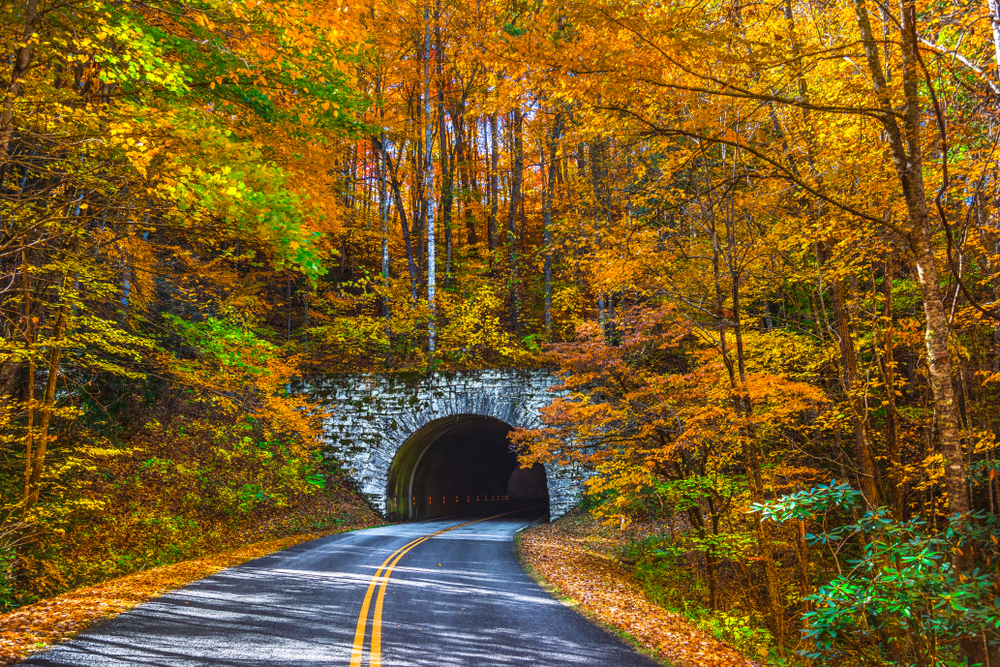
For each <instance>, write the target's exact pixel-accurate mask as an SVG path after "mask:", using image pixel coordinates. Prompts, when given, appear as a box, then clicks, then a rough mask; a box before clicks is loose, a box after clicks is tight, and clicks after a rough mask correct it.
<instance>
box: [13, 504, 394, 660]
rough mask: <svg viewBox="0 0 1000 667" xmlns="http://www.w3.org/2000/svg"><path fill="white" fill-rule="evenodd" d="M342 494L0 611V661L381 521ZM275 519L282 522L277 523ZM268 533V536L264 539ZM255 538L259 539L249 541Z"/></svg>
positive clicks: (17, 658) (54, 642)
mask: <svg viewBox="0 0 1000 667" xmlns="http://www.w3.org/2000/svg"><path fill="white" fill-rule="evenodd" d="M344 496H346V494H341V495H340V497H339V498H337V499H336V500H334V499H329V500H328V502H312V503H309V504H308V505H307V506H306V507H303V508H299V510H298V511H296V512H294V515H295V516H294V517H282V519H281V520H280V521H275V520H274V519H271V520H269V521H266V522H264V523H263V524H262V525H260V526H257V527H256V528H255V529H254V530H253V531H250V532H249V533H248V534H247V536H246V541H247V542H248V543H246V544H243V545H242V546H238V547H236V548H233V549H228V550H225V551H220V552H219V553H215V554H211V555H208V556H204V557H201V558H194V559H191V560H186V561H183V562H180V563H174V564H173V565H165V566H163V567H156V568H152V569H149V570H145V571H142V572H137V573H135V574H130V575H127V576H124V577H118V578H116V579H112V580H109V581H105V582H103V583H100V584H97V585H94V586H86V587H83V588H77V589H75V590H72V591H69V592H67V593H63V594H62V595H58V596H55V597H52V598H48V599H46V600H41V601H39V602H36V603H34V604H31V605H27V606H24V607H20V608H18V609H15V610H14V611H11V612H8V613H5V614H0V665H10V664H13V663H15V662H17V661H19V660H23V659H24V658H25V657H27V656H28V655H30V654H32V653H37V652H38V651H42V650H44V649H46V648H48V647H49V646H51V645H53V644H57V643H59V642H61V641H65V640H66V639H69V638H71V637H73V636H75V635H77V634H79V633H80V632H82V631H84V630H86V629H87V628H88V627H89V626H91V625H93V624H94V623H96V622H98V621H101V620H104V619H106V618H110V617H112V616H117V615H118V614H120V613H122V612H124V611H127V610H129V609H131V608H132V607H135V606H137V605H140V604H142V603H143V602H147V601H148V600H151V599H152V598H155V597H158V596H160V595H163V594H164V593H168V592H170V591H172V590H174V589H177V588H180V587H182V586H185V585H187V584H189V583H191V582H192V581H196V580H198V579H202V578H204V577H207V576H209V575H212V574H215V573H216V572H218V571H220V570H224V569H226V568H228V567H233V566H235V565H239V564H241V563H245V562H247V561H250V560H253V559H255V558H260V557H262V556H266V555H267V554H270V553H274V552H275V551H280V550H282V549H287V548H288V547H291V546H294V545H296V544H301V543H302V542H307V541H309V540H314V539H317V538H319V537H324V536H326V535H332V534H334V533H342V532H345V531H348V530H357V529H359V528H369V527H372V526H377V525H380V524H382V523H383V521H382V520H381V519H380V518H379V517H378V516H377V515H376V514H375V513H374V512H372V510H371V509H370V508H369V507H368V506H367V505H365V504H364V503H362V502H361V501H360V500H359V499H357V498H356V497H355V498H351V499H345V498H344ZM331 516H336V517H337V518H336V519H335V521H336V525H335V527H333V528H330V529H327V530H321V531H318V532H300V533H297V534H292V535H285V536H282V537H274V534H275V532H276V531H281V532H284V531H286V530H287V526H288V524H289V523H290V519H291V520H292V521H291V523H295V524H298V525H310V524H311V523H312V522H314V521H322V522H324V523H329V521H330V518H331ZM276 523H280V524H281V525H280V526H278V525H275V524H276ZM269 533H270V538H269V539H265V536H267V535H268V534H269ZM254 539H256V540H258V541H252V542H251V540H254Z"/></svg>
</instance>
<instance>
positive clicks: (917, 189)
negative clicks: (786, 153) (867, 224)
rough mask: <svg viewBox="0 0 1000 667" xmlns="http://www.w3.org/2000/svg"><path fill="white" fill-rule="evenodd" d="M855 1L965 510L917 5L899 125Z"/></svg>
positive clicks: (949, 465)
mask: <svg viewBox="0 0 1000 667" xmlns="http://www.w3.org/2000/svg"><path fill="white" fill-rule="evenodd" d="M854 6H855V10H856V14H857V19H858V28H859V30H860V32H861V39H862V43H863V44H864V50H865V57H866V59H867V61H868V70H869V74H870V75H871V77H872V81H873V83H874V85H875V92H876V95H877V96H878V100H879V106H880V107H881V115H880V118H879V120H880V121H881V123H882V126H883V128H884V129H885V131H886V137H887V141H888V143H889V147H890V149H891V151H892V160H893V164H894V166H895V168H896V174H897V177H898V178H899V183H900V186H901V188H902V191H903V198H904V200H905V202H906V209H907V213H908V216H909V223H910V224H909V227H910V229H909V233H908V234H907V236H906V241H907V244H908V245H909V246H910V250H911V252H912V253H913V259H914V263H915V264H916V267H917V279H918V282H919V284H920V292H921V296H922V297H923V303H924V316H925V319H926V323H925V335H924V340H925V342H926V347H927V366H928V369H929V372H930V384H931V391H932V392H933V395H934V417H935V420H936V422H937V425H938V439H939V447H940V451H941V454H942V456H943V458H944V478H945V486H946V488H947V489H948V511H949V513H951V514H961V515H965V514H967V513H968V511H969V497H968V494H967V493H966V488H965V464H964V461H963V456H962V440H961V434H960V432H959V419H958V406H957V404H956V400H955V385H954V380H953V378H952V368H951V357H950V356H949V352H948V336H949V330H948V329H949V327H948V318H947V315H946V314H945V310H944V303H943V300H942V294H941V284H940V275H939V272H938V267H937V261H936V259H935V257H934V249H933V247H932V246H931V232H930V229H931V225H930V219H929V214H928V210H927V199H926V188H925V185H924V177H923V153H922V148H921V146H920V130H921V128H922V125H923V121H922V118H921V115H920V109H919V104H920V100H919V93H918V76H917V66H918V65H917V62H916V43H915V41H914V35H915V31H916V9H915V7H914V5H913V2H912V0H903V3H902V8H901V9H902V11H901V14H902V30H901V37H902V39H901V48H902V52H903V93H904V96H905V106H904V108H903V113H902V117H903V128H902V129H901V128H900V126H899V123H898V122H897V120H896V119H897V117H898V114H899V112H898V111H897V110H896V108H895V106H896V105H895V104H894V102H893V100H892V98H891V97H890V91H889V88H888V85H887V82H886V79H885V74H884V73H883V71H882V66H881V63H880V62H879V53H878V43H877V42H876V40H875V37H874V35H873V33H872V29H871V23H870V21H869V18H868V9H867V7H866V5H865V0H854ZM904 130H905V132H904Z"/></svg>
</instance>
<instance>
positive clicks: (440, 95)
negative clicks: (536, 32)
mask: <svg viewBox="0 0 1000 667" xmlns="http://www.w3.org/2000/svg"><path fill="white" fill-rule="evenodd" d="M440 16H441V2H440V0H438V2H437V12H436V13H435V17H436V19H437V24H436V25H435V27H434V35H435V41H436V43H437V53H436V54H435V55H436V57H435V61H436V65H435V66H436V70H437V89H438V92H437V105H438V109H437V115H438V146H440V149H441V208H440V217H441V227H442V228H443V229H444V275H445V278H444V279H445V285H446V286H447V285H448V284H449V283H450V282H451V267H452V251H453V249H452V229H451V223H452V219H451V218H452V208H453V206H454V202H455V197H454V184H455V171H454V170H455V160H454V155H453V148H452V147H451V142H450V141H449V139H448V124H447V123H446V122H445V111H444V102H445V100H444V70H443V68H444V44H443V43H442V41H441V21H440Z"/></svg>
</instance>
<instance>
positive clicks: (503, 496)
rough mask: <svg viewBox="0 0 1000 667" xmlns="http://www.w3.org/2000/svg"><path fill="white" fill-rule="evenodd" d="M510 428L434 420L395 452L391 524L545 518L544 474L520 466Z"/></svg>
mask: <svg viewBox="0 0 1000 667" xmlns="http://www.w3.org/2000/svg"><path fill="white" fill-rule="evenodd" d="M511 430H512V428H511V426H510V425H509V424H507V423H505V422H502V421H500V420H498V419H493V418H491V417H483V416H480V415H455V416H451V417H445V418H443V419H438V420H435V421H432V422H430V423H429V424H427V425H425V426H424V427H423V428H421V429H419V430H418V431H416V432H415V433H414V434H413V435H412V436H410V438H409V439H408V440H407V441H406V442H405V443H404V444H403V446H402V447H400V448H399V451H398V452H397V453H396V456H395V458H394V459H393V462H392V467H391V468H390V470H389V482H388V484H387V487H386V514H387V515H388V518H389V519H390V520H397V521H398V520H406V519H429V518H434V517H443V516H452V515H459V514H461V515H482V516H487V515H493V514H497V513H499V512H507V511H515V510H524V511H526V512H531V513H532V514H538V515H542V516H545V515H548V513H549V494H548V484H547V480H546V476H545V469H544V468H543V467H542V466H541V465H535V466H533V467H532V468H529V469H522V468H520V467H519V466H518V462H517V455H516V454H515V453H514V452H513V451H512V450H511V447H510V441H509V440H508V439H507V435H508V434H509V433H510V431H511Z"/></svg>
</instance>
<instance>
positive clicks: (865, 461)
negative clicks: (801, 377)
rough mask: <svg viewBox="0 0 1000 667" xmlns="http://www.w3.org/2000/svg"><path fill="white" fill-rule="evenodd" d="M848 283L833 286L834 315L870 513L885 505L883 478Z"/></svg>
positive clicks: (843, 379) (835, 280)
mask: <svg viewBox="0 0 1000 667" xmlns="http://www.w3.org/2000/svg"><path fill="white" fill-rule="evenodd" d="M844 290H845V281H844V280H843V279H842V278H834V279H833V281H832V283H831V291H832V293H833V312H834V319H835V322H836V326H837V338H838V339H839V341H840V360H841V364H842V366H843V368H842V370H843V374H842V382H843V389H844V395H845V398H846V400H847V403H848V405H849V406H850V409H851V426H852V427H853V429H854V446H855V452H856V455H857V457H858V464H859V465H860V466H861V475H860V477H861V480H860V481H861V491H862V493H863V494H864V497H865V503H866V505H867V506H868V508H869V509H873V508H875V507H879V506H881V505H882V502H883V494H882V476H881V474H880V472H879V469H878V464H877V463H876V461H875V454H874V452H873V451H872V444H871V439H870V438H869V436H868V427H867V414H866V410H865V406H864V401H863V399H862V397H861V396H859V395H858V383H859V381H860V374H859V372H858V353H857V349H856V348H855V346H854V337H853V336H852V334H851V324H850V320H851V318H850V313H849V312H848V309H847V298H846V296H845V294H844Z"/></svg>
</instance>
